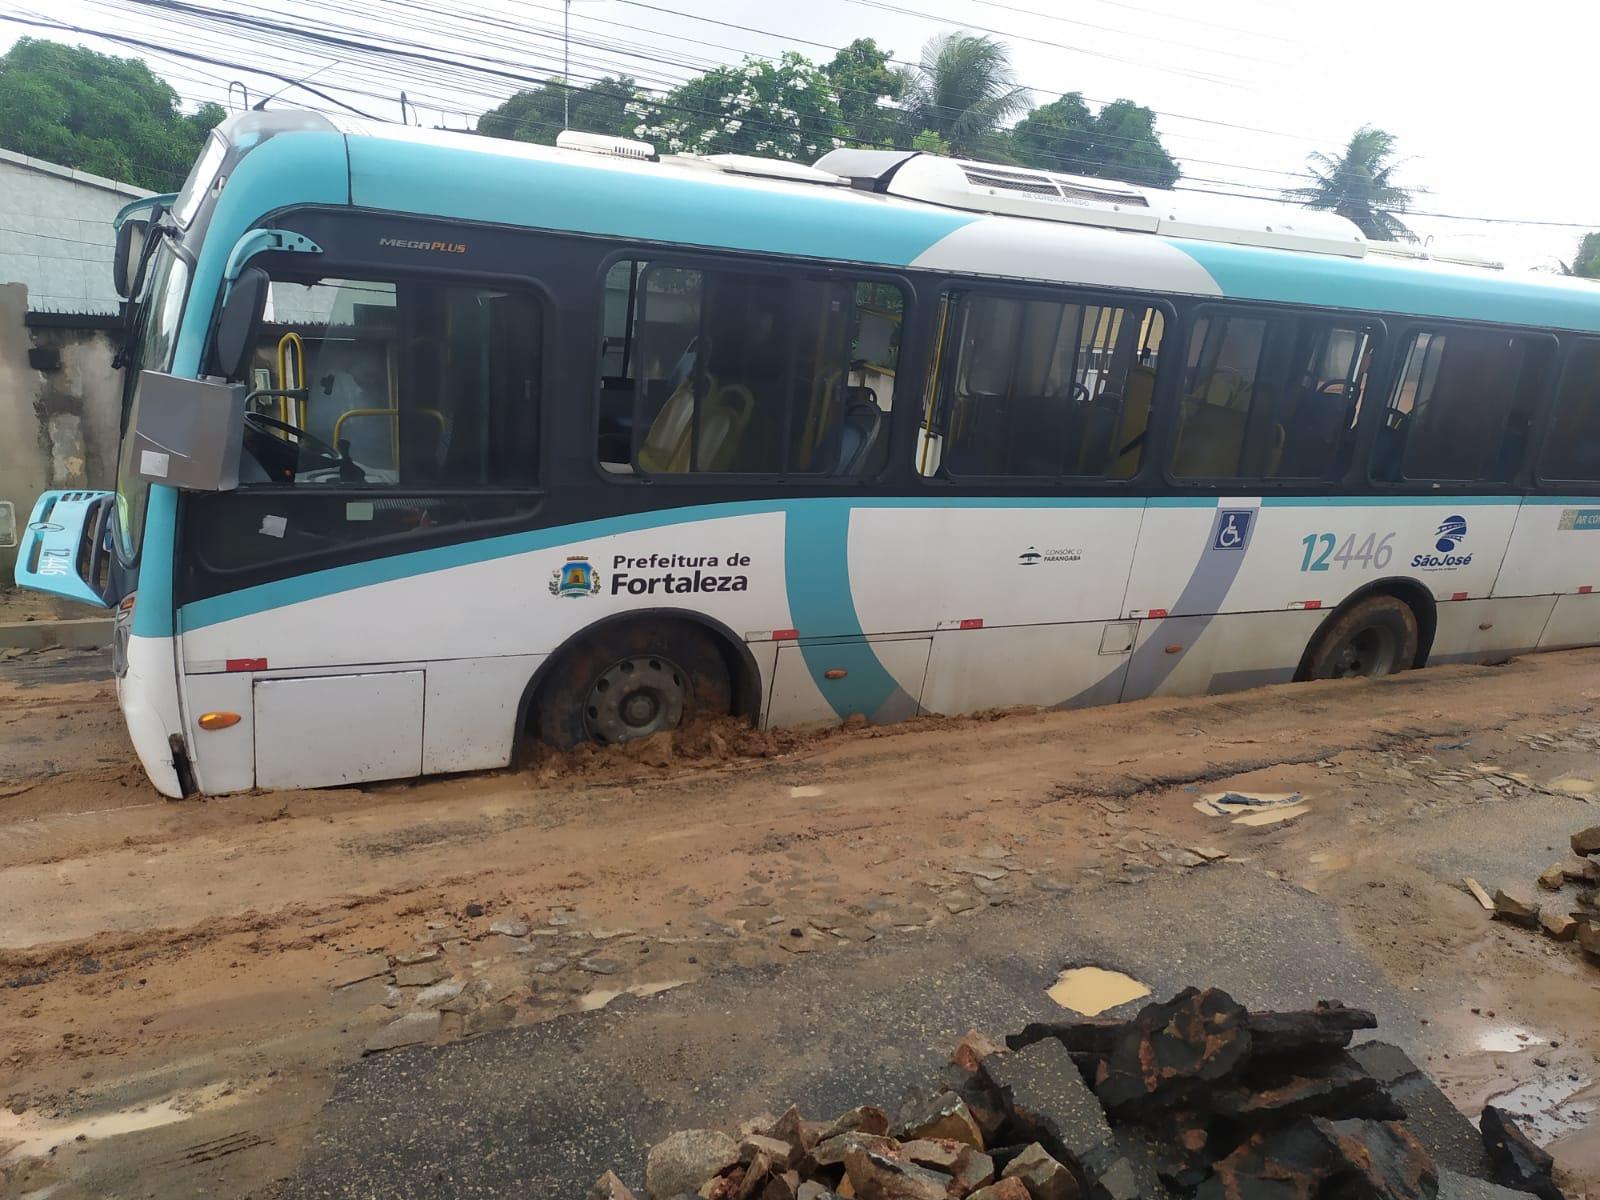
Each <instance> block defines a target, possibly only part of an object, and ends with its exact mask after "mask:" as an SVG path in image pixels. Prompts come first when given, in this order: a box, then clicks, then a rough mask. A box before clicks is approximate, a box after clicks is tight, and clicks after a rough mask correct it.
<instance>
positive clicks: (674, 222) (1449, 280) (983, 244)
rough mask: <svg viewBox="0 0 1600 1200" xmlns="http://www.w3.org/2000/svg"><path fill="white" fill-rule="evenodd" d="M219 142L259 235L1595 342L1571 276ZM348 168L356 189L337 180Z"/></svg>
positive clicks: (450, 145) (810, 186) (1584, 291)
mask: <svg viewBox="0 0 1600 1200" xmlns="http://www.w3.org/2000/svg"><path fill="white" fill-rule="evenodd" d="M219 132H220V133H221V135H222V136H223V137H224V138H227V139H228V140H230V141H232V142H234V143H235V145H236V146H238V147H240V148H241V149H243V148H244V147H246V146H249V147H252V148H251V149H249V150H246V151H244V153H243V156H242V158H240V159H239V160H238V161H237V163H236V165H235V166H234V168H233V171H232V176H231V178H229V179H228V181H227V185H226V186H227V190H228V191H229V192H231V193H235V194H233V195H230V196H229V200H230V204H229V208H230V209H232V210H233V211H235V212H238V213H241V214H245V213H253V217H252V220H259V219H260V218H261V217H263V216H264V215H265V214H266V213H268V212H270V211H274V210H281V209H283V208H284V207H286V203H285V201H286V199H290V198H291V197H292V195H293V193H294V191H295V188H296V184H297V183H303V185H304V190H305V192H306V196H305V201H306V202H308V203H322V202H325V200H326V198H327V197H328V196H329V195H332V194H335V193H337V194H342V195H344V196H346V197H348V203H349V204H351V205H353V206H355V207H358V208H363V209H369V210H377V211H389V212H396V213H405V214H409V215H415V216H425V217H438V218H445V219H455V220H468V221H486V222H492V223H495V224H501V225H520V226H526V227H529V228H537V229H545V230H551V231H557V232H567V233H577V234H587V235H594V236H604V237H612V238H617V239H619V240H626V241H644V242H654V243H664V244H672V245H682V246H693V247H702V248H706V249H715V250H732V251H747V252H757V253H767V254H776V255H785V256H800V257H809V258H817V259H825V260H831V261H839V262H850V263H862V264H873V265H878V266H882V267H886V268H901V267H909V268H916V269H926V270H931V271H938V272H944V273H949V274H959V275H975V276H988V277H995V278H1003V279H1012V280H1019V281H1041V282H1049V283H1065V284H1076V285H1079V286H1086V287H1103V288H1117V289H1123V288H1126V289H1132V290H1137V291H1153V292H1160V293H1169V294H1181V295H1189V296H1202V297H1205V296H1214V297H1227V298H1230V299H1239V300H1253V301H1261V302H1268V303H1281V304H1295V305H1307V306H1317V307H1326V308H1340V309H1349V310H1354V311H1367V312H1374V313H1399V314H1406V315H1414V316H1424V317H1441V318H1454V319H1463V320H1474V321H1487V322H1494V323H1498V324H1507V325H1519V326H1529V327H1536V328H1549V329H1570V330H1582V331H1600V286H1596V285H1594V284H1592V283H1588V282H1586V281H1582V280H1569V279H1563V278H1561V277H1559V276H1545V275H1538V274H1534V273H1531V272H1529V273H1510V272H1499V271H1489V270H1484V269H1481V268H1475V267H1467V266H1457V265H1452V264H1448V263H1442V262H1438V261H1433V260H1411V259H1405V258H1395V257H1389V256H1383V257H1365V258H1352V257H1341V256H1337V255H1331V254H1315V253H1306V252H1302V251H1295V250H1284V249H1274V248H1267V247H1261V246H1252V245H1237V244H1230V243H1226V242H1218V241H1199V240H1195V239H1192V238H1180V237H1172V236H1164V235H1161V234H1159V233H1145V232H1129V231H1125V230H1118V229H1109V228H1099V227H1095V226H1083V225H1073V224H1064V223H1060V222H1055V221H1042V220H1035V219H1030V218H1026V217H1016V216H1002V215H989V214H984V213H978V212H972V211H965V210H960V209H954V208H947V207H942V206H940V205H935V204H931V203H927V202H924V201H918V200H913V199H906V198H903V197H898V196H890V195H881V194H876V193H873V192H868V191H862V190H858V189H854V188H848V187H828V186H819V185H818V184H815V183H807V182H797V181H793V180H787V179H778V178H764V177H757V176H753V175H748V174H739V173H728V172H723V171H717V170H685V169H681V168H675V167H673V166H672V165H669V164H665V163H650V162H638V161H632V160H628V159H624V158H613V157H607V156H602V155H597V154H591V153H584V152H580V151H573V150H561V149H555V148H551V147H546V146H538V145H533V144H531V143H526V142H517V141H508V140H504V139H499V138H488V137H479V136H475V135H471V134H463V133H449V132H443V131H434V130H422V129H415V128H408V127H404V126H395V125H388V124H383V123H380V122H370V121H362V120H354V119H345V118H337V119H326V118H317V117H314V116H311V115H310V114H307V113H304V112H298V111H293V110H284V111H281V112H264V113H253V112H252V113H246V114H240V115H238V116H235V117H233V118H230V120H229V121H228V122H226V123H224V125H223V126H221V127H220V128H219ZM330 136H333V137H337V138H339V139H342V141H343V149H344V153H343V154H341V155H338V156H337V157H335V156H334V155H332V154H329V153H328V152H327V147H326V145H325V141H326V139H328V138H329V137H330ZM319 142H321V143H324V144H322V145H318V144H317V143H319ZM341 164H342V170H343V171H344V172H347V173H348V174H347V177H346V178H343V179H334V178H328V177H326V176H329V175H331V174H333V173H335V172H339V171H340V170H341ZM286 180H287V181H289V182H288V183H287V184H286ZM254 189H260V191H261V192H262V195H261V203H260V204H259V205H254V204H252V203H251V197H250V196H249V195H248V194H247V195H245V196H240V195H238V194H237V193H238V192H241V191H243V192H246V193H248V192H250V191H251V190H254ZM217 232H219V233H220V232H221V231H220V230H218V231H217ZM240 232H241V233H242V232H243V230H240Z"/></svg>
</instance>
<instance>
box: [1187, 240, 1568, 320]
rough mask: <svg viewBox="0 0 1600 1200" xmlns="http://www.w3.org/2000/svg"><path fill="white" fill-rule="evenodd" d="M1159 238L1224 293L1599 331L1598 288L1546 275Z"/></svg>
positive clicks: (1270, 300)
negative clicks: (1202, 268)
mask: <svg viewBox="0 0 1600 1200" xmlns="http://www.w3.org/2000/svg"><path fill="white" fill-rule="evenodd" d="M1164 240H1165V241H1166V242H1167V244H1168V245H1170V246H1174V247H1176V248H1177V249H1179V250H1182V251H1183V252H1184V253H1185V254H1187V255H1188V256H1189V257H1190V258H1192V259H1194V260H1195V262H1197V263H1199V264H1200V265H1201V266H1202V267H1204V268H1205V270H1206V272H1207V273H1208V274H1209V275H1210V276H1211V277H1212V278H1213V279H1215V280H1216V281H1217V286H1218V287H1220V288H1221V289H1222V292H1223V294H1224V295H1225V296H1227V297H1228V298H1230V299H1250V300H1263V301H1267V302H1280V303H1284V304H1309V305H1316V306H1317V307H1319V308H1343V309H1353V310H1356V311H1367V312H1374V313H1384V312H1398V313H1408V314H1413V315H1416V316H1423V317H1446V318H1456V319H1459V320H1463V321H1493V322H1496V323H1498V324H1508V325H1529V326H1535V327H1539V328H1546V329H1575V330H1581V331H1586V332H1595V331H1600V288H1596V287H1593V286H1590V287H1589V288H1588V290H1585V289H1584V288H1583V287H1582V286H1570V285H1564V284H1562V283H1561V282H1560V281H1558V280H1556V279H1553V278H1550V277H1544V278H1540V277H1537V276H1532V275H1528V276H1519V275H1518V274H1517V273H1516V272H1505V271H1491V270H1488V269H1483V270H1477V269H1473V270H1466V269H1463V270H1451V269H1449V268H1448V267H1439V266H1435V265H1432V264H1423V265H1411V264H1405V263H1398V262H1385V261H1383V260H1382V259H1381V258H1378V257H1376V256H1372V255H1369V256H1368V257H1366V258H1343V257H1341V256H1339V255H1335V254H1296V253H1292V252H1287V251H1283V250H1267V249H1262V248H1261V247H1258V246H1235V245H1230V244H1228V243H1225V242H1194V241H1187V240H1184V239H1180V238H1167V239H1164Z"/></svg>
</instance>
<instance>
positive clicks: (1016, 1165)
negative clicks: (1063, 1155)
mask: <svg viewBox="0 0 1600 1200" xmlns="http://www.w3.org/2000/svg"><path fill="white" fill-rule="evenodd" d="M1002 1178H1005V1179H1020V1180H1021V1181H1022V1183H1023V1186H1024V1187H1026V1188H1027V1189H1028V1195H1029V1196H1030V1197H1031V1198H1032V1200H1078V1195H1079V1188H1078V1181H1077V1179H1075V1178H1074V1177H1073V1174H1072V1172H1071V1171H1069V1170H1067V1168H1066V1167H1064V1166H1062V1165H1061V1164H1060V1163H1059V1162H1057V1161H1056V1160H1055V1159H1053V1158H1051V1157H1050V1153H1049V1151H1047V1150H1046V1149H1045V1148H1044V1147H1043V1146H1041V1145H1039V1143H1038V1142H1034V1143H1033V1144H1032V1145H1031V1146H1029V1147H1028V1148H1027V1149H1026V1150H1024V1151H1023V1152H1022V1153H1021V1154H1019V1155H1017V1157H1016V1158H1014V1159H1012V1160H1011V1162H1010V1164H1009V1165H1008V1166H1007V1167H1006V1169H1005V1174H1004V1175H1003V1176H1002Z"/></svg>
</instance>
